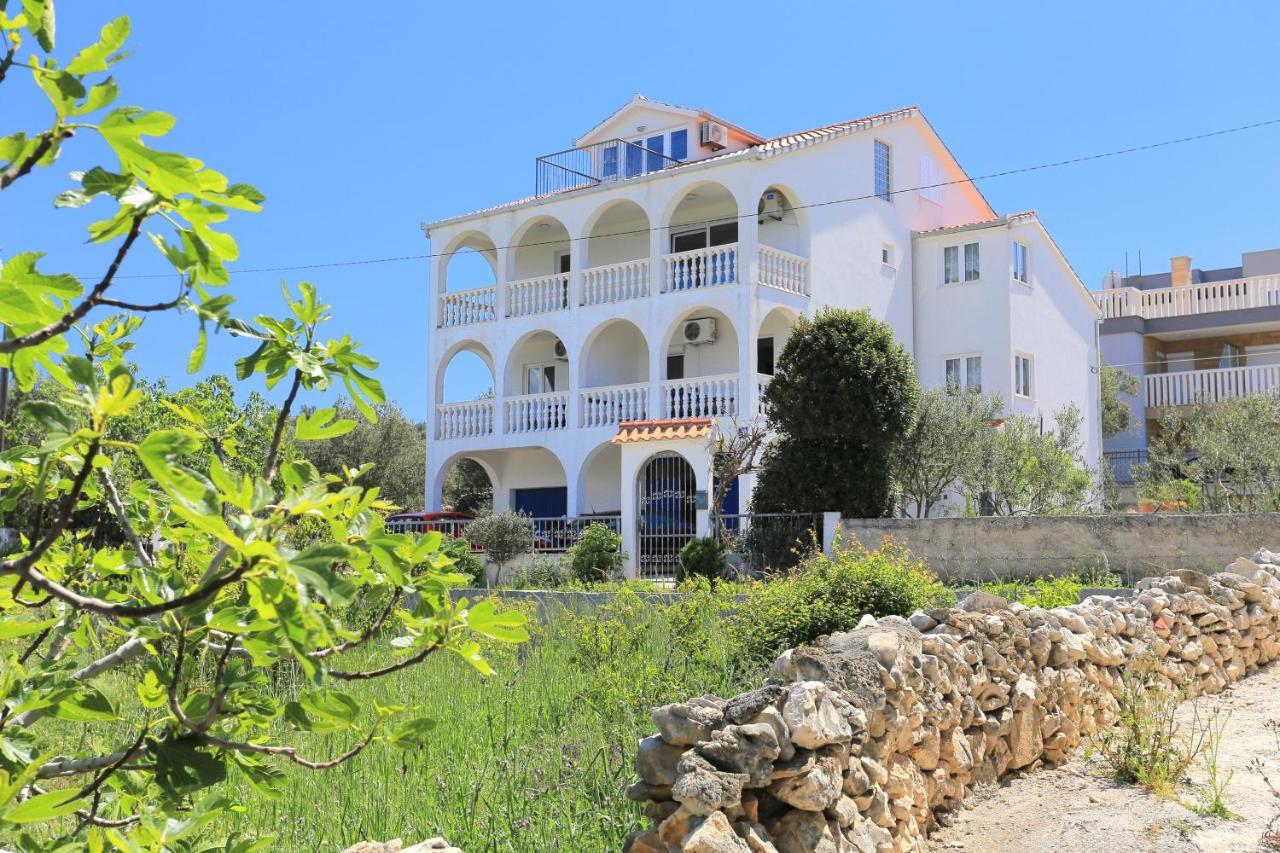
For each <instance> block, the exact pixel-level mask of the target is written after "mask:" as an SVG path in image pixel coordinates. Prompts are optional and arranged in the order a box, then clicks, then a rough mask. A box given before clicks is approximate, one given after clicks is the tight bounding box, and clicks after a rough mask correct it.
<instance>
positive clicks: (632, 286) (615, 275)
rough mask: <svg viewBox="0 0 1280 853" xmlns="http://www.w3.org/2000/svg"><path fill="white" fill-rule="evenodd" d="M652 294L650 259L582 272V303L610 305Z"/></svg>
mask: <svg viewBox="0 0 1280 853" xmlns="http://www.w3.org/2000/svg"><path fill="white" fill-rule="evenodd" d="M648 295H649V259H648V258H642V259H640V260H637V261H623V262H622V263H620V264H606V265H605V266H602V267H588V268H587V269H585V270H583V271H582V304H583V305H607V304H609V303H611V302H623V301H625V300H627V299H641V298H643V297H645V296H648Z"/></svg>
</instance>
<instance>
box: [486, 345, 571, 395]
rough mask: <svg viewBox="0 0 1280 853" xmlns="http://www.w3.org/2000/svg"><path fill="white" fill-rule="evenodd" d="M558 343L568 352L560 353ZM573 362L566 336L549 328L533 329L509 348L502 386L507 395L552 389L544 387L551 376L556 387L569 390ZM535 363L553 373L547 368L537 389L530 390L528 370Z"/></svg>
mask: <svg viewBox="0 0 1280 853" xmlns="http://www.w3.org/2000/svg"><path fill="white" fill-rule="evenodd" d="M557 342H558V343H560V344H562V345H563V347H564V355H560V354H558V353H557V348H556V343H557ZM571 364H572V362H571V358H570V351H569V344H568V342H566V341H565V337H564V336H563V335H561V334H560V333H559V332H555V331H552V330H551V329H547V328H538V329H533V330H530V331H528V332H525V333H524V334H523V335H521V336H520V337H519V338H517V339H516V340H515V341H514V342H512V344H511V347H510V348H509V349H508V350H507V358H506V363H505V364H504V365H503V367H502V375H501V376H500V377H498V382H499V383H500V384H501V386H502V389H503V394H504V395H506V396H508V397H511V396H517V395H521V394H529V393H542V392H543V391H545V390H550V389H547V388H545V387H543V383H544V382H545V381H546V380H547V379H550V381H551V383H552V384H553V388H554V390H556V391H567V390H569V370H570V368H571ZM533 365H544V366H548V367H551V368H552V370H551V371H550V372H545V371H544V374H543V377H544V378H543V379H539V380H538V383H539V385H538V389H537V390H530V389H529V388H528V387H527V384H526V376H525V369H526V367H527V366H533ZM561 365H563V367H561Z"/></svg>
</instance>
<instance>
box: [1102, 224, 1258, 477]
mask: <svg viewBox="0 0 1280 853" xmlns="http://www.w3.org/2000/svg"><path fill="white" fill-rule="evenodd" d="M1169 267H1170V271H1169V272H1166V273H1158V274H1153V275H1131V276H1124V277H1122V276H1120V275H1119V274H1117V273H1112V274H1110V275H1108V276H1107V280H1106V281H1105V282H1104V289H1103V290H1102V291H1100V292H1098V293H1096V294H1094V297H1095V298H1096V299H1097V301H1098V305H1099V306H1101V308H1102V317H1103V322H1102V359H1103V361H1104V362H1105V363H1106V364H1110V365H1115V366H1117V367H1119V368H1121V369H1122V370H1126V371H1128V372H1130V373H1132V374H1134V375H1136V376H1137V377H1138V378H1139V381H1140V384H1139V392H1138V396H1137V397H1134V398H1130V399H1129V400H1128V402H1129V406H1130V412H1131V417H1130V421H1131V427H1130V429H1129V430H1128V431H1126V432H1123V433H1120V434H1119V435H1114V436H1111V437H1110V438H1108V439H1106V441H1105V442H1104V444H1105V447H1104V449H1105V451H1106V455H1107V458H1108V459H1109V460H1110V462H1111V465H1112V468H1113V470H1115V472H1116V477H1117V479H1118V480H1119V481H1120V482H1121V484H1122V485H1127V484H1129V483H1131V482H1132V471H1131V468H1132V466H1133V465H1134V464H1137V463H1139V462H1142V461H1144V460H1145V459H1146V448H1147V439H1148V437H1149V436H1150V435H1151V433H1152V431H1153V430H1154V428H1155V426H1156V419H1157V418H1158V417H1159V413H1160V410H1161V409H1162V408H1164V407H1168V406H1181V407H1188V406H1190V405H1191V404H1192V403H1195V402H1197V401H1207V402H1217V401H1219V400H1225V399H1230V398H1235V397H1241V396H1244V395H1246V394H1254V393H1258V392H1264V391H1276V390H1278V389H1280V249H1270V250H1268V251H1263V252H1245V253H1244V254H1243V255H1242V256H1241V263H1240V266H1238V267H1224V268H1222V269H1213V270H1201V269H1196V268H1194V267H1192V266H1191V258H1190V257H1187V256H1185V255H1184V256H1181V257H1177V258H1170V259H1169Z"/></svg>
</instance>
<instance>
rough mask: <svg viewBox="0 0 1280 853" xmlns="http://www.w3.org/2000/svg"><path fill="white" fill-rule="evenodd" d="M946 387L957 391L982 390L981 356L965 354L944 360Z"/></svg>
mask: <svg viewBox="0 0 1280 853" xmlns="http://www.w3.org/2000/svg"><path fill="white" fill-rule="evenodd" d="M946 371H947V389H948V390H950V391H958V390H960V389H961V388H963V389H965V390H967V391H978V392H981V391H982V356H980V355H966V356H955V357H953V358H948V359H947V362H946Z"/></svg>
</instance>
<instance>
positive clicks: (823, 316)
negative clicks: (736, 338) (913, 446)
mask: <svg viewBox="0 0 1280 853" xmlns="http://www.w3.org/2000/svg"><path fill="white" fill-rule="evenodd" d="M918 395H919V386H918V385H917V383H916V378H915V367H914V364H913V362H912V360H911V356H910V355H909V354H908V353H907V351H906V350H905V349H903V348H902V346H901V345H900V344H899V343H898V342H897V341H895V340H894V339H893V330H892V329H890V327H889V326H888V324H886V323H882V322H880V321H879V320H876V319H875V318H873V317H872V316H871V314H870V312H868V311H866V310H865V309H863V310H858V311H848V310H844V309H823V310H821V311H819V312H818V314H817V315H816V316H815V317H814V318H813V319H808V318H805V317H801V318H800V319H799V320H798V321H797V322H796V325H795V327H794V328H793V329H792V331H791V336H790V337H789V338H788V339H787V343H786V346H784V347H783V349H782V353H781V354H780V355H779V358H778V364H777V373H776V374H775V375H774V377H773V380H772V381H771V382H770V383H769V387H768V389H767V390H766V391H765V397H764V403H765V413H766V416H767V417H768V420H769V426H770V427H771V428H772V429H773V431H774V432H775V433H776V434H777V438H776V440H775V441H774V442H773V443H772V444H771V445H769V447H768V449H767V450H765V452H764V457H763V461H762V465H761V472H760V477H759V481H758V482H757V484H756V490H755V497H754V500H753V505H752V506H753V509H755V510H757V511H761V512H824V511H827V510H838V511H840V512H841V513H843V514H844V515H845V516H848V517H855V518H858V517H875V516H882V515H884V514H886V513H887V512H888V511H889V510H890V508H891V502H890V482H891V476H892V464H891V461H892V457H893V452H894V450H895V448H896V447H897V445H898V442H899V441H901V440H902V436H903V434H904V433H905V432H906V431H907V430H908V429H909V428H910V427H911V419H912V414H913V412H914V410H915V403H916V398H917V396H918Z"/></svg>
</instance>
